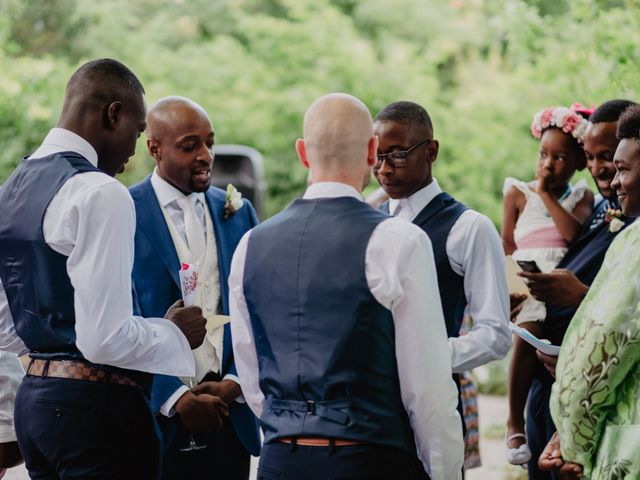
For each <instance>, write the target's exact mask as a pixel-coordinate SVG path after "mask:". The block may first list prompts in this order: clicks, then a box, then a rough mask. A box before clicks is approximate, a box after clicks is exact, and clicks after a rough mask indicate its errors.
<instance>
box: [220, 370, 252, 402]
mask: <svg viewBox="0 0 640 480" xmlns="http://www.w3.org/2000/svg"><path fill="white" fill-rule="evenodd" d="M223 380H233V381H234V382H236V383H237V384H238V385H240V379H239V378H238V377H237V376H236V375H233V374H231V373H227V374H226V375H225V376H224V378H223ZM236 402H238V403H247V401H246V400H245V399H244V395H243V394H242V393H240V395H239V396H238V397H237V398H236Z"/></svg>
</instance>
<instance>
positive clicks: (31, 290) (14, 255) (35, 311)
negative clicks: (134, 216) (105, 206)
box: [0, 152, 97, 357]
mask: <svg viewBox="0 0 640 480" xmlns="http://www.w3.org/2000/svg"><path fill="white" fill-rule="evenodd" d="M92 171H97V169H96V168H95V167H94V166H93V165H91V163H90V162H89V161H88V160H86V159H85V158H84V157H82V156H80V155H78V154H76V153H69V152H67V153H62V154H55V155H51V156H48V157H43V158H37V159H25V160H23V161H22V163H21V164H20V165H19V166H18V168H16V170H15V171H14V172H13V174H12V175H11V177H9V179H8V180H7V181H6V183H5V184H4V186H3V187H2V190H0V209H1V210H0V211H1V212H2V225H0V279H2V284H3V286H4V289H5V292H6V294H7V299H8V301H9V309H10V310H11V314H12V316H13V320H14V323H15V326H16V332H17V333H18V335H19V336H20V338H21V339H22V341H23V342H24V343H25V345H26V346H27V348H28V349H29V350H30V351H31V352H32V353H33V355H34V356H40V355H39V354H43V356H45V357H51V356H65V357H78V356H80V352H79V351H78V349H77V348H76V346H75V339H76V335H75V328H74V326H75V318H74V308H73V293H74V290H73V287H72V286H71V281H70V280H69V276H68V275H67V268H66V262H67V257H66V256H64V255H61V254H59V253H57V252H55V251H54V250H52V249H51V247H49V245H47V243H46V242H45V240H44V235H43V233H42V222H43V219H44V213H45V210H46V209H47V206H48V205H49V202H50V201H51V199H52V198H53V196H54V195H55V194H56V193H57V192H58V190H59V189H60V188H61V187H62V185H63V184H64V183H65V182H66V181H67V180H68V179H69V178H71V177H72V176H73V175H76V174H78V173H83V172H92ZM52 354H57V355H52Z"/></svg>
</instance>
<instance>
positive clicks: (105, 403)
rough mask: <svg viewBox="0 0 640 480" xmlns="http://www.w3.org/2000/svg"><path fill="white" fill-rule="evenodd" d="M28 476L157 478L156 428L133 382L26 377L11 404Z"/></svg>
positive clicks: (49, 479)
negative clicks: (14, 407) (126, 383)
mask: <svg viewBox="0 0 640 480" xmlns="http://www.w3.org/2000/svg"><path fill="white" fill-rule="evenodd" d="M15 429H16V434H17V437H18V443H19V445H20V449H21V450H22V454H23V456H24V459H25V462H26V466H27V470H28V471H29V476H30V477H31V479H32V480H57V479H62V480H66V479H104V480H107V479H109V480H113V479H118V480H157V479H158V476H159V473H160V472H159V465H160V437H159V430H158V427H157V424H156V422H155V419H154V417H153V415H152V414H151V409H150V407H149V402H148V399H147V397H146V395H145V394H144V393H143V392H142V390H140V389H138V388H136V387H130V386H125V385H115V384H111V383H97V382H89V381H83V380H71V379H61V378H50V377H44V378H43V377H32V376H27V377H25V378H24V380H23V382H22V385H20V388H19V390H18V394H17V397H16V409H15Z"/></svg>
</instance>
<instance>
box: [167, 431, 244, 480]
mask: <svg viewBox="0 0 640 480" xmlns="http://www.w3.org/2000/svg"><path fill="white" fill-rule="evenodd" d="M194 439H195V441H196V443H197V444H198V445H206V446H207V448H204V449H202V450H193V451H190V452H181V451H180V449H181V448H184V447H186V446H187V445H188V444H189V434H188V432H187V431H186V430H185V429H184V428H181V429H180V431H179V432H178V434H177V435H176V437H175V440H174V441H173V443H172V444H171V446H170V447H169V448H168V449H167V451H166V452H165V454H164V459H163V464H162V480H213V479H225V480H247V479H248V478H249V466H250V458H249V452H247V449H246V448H244V445H242V443H241V442H240V440H239V439H238V436H237V435H236V432H235V430H234V429H233V425H231V422H230V421H229V419H226V420H225V423H224V426H223V428H222V430H218V431H215V432H210V433H206V434H203V435H194Z"/></svg>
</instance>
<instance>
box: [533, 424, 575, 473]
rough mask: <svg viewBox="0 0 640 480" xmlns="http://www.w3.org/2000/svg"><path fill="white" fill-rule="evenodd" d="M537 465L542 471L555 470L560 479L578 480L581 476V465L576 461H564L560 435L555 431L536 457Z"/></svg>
mask: <svg viewBox="0 0 640 480" xmlns="http://www.w3.org/2000/svg"><path fill="white" fill-rule="evenodd" d="M538 467H540V470H543V471H546V472H548V471H551V470H553V471H555V472H556V475H557V476H558V478H560V479H561V480H580V479H581V478H582V466H581V465H578V464H577V463H571V462H565V461H564V459H563V458H562V451H561V450H560V437H559V436H558V432H555V433H554V434H553V436H552V437H551V440H549V443H547V446H546V447H545V448H544V450H543V451H542V454H541V455H540V458H539V459H538Z"/></svg>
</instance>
